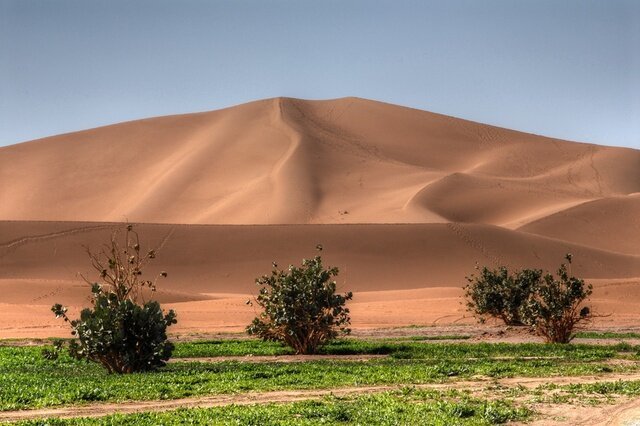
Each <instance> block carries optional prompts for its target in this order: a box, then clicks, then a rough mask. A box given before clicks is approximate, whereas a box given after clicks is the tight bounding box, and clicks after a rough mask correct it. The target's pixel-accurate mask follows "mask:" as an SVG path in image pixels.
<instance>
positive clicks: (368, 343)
mask: <svg viewBox="0 0 640 426" xmlns="http://www.w3.org/2000/svg"><path fill="white" fill-rule="evenodd" d="M634 350H636V348H633V347H630V346H628V345H626V344H623V343H621V344H618V345H607V346H601V345H583V344H574V345H541V344H538V343H518V344H512V343H444V342H442V343H441V342H437V343H426V342H425V343H423V342H421V341H387V340H358V339H340V340H336V341H333V342H331V343H329V344H327V345H326V346H324V347H323V348H322V349H321V350H320V351H319V353H320V354H325V355H390V356H391V357H394V358H402V359H432V360H438V359H443V360H446V359H452V358H462V359H465V358H473V359H476V358H516V359H517V358H532V357H542V358H549V359H551V358H553V359H564V360H572V361H599V360H605V359H608V358H612V357H615V356H616V354H618V353H619V352H632V351H634ZM292 353H293V351H292V350H291V349H290V348H288V347H286V346H283V345H281V344H279V343H275V342H262V341H257V340H248V339H247V340H209V341H200V342H187V343H178V344H176V349H175V356H176V357H179V358H195V357H216V356H245V355H287V354H292Z"/></svg>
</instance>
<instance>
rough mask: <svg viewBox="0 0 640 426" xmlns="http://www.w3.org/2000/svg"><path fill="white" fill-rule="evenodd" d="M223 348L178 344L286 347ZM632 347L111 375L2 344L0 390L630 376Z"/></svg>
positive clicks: (352, 346)
mask: <svg viewBox="0 0 640 426" xmlns="http://www.w3.org/2000/svg"><path fill="white" fill-rule="evenodd" d="M222 342H223V343H220V342H219V341H209V342H193V343H180V344H178V346H177V351H176V352H177V353H176V355H178V354H179V355H178V356H183V357H187V356H214V355H238V354H247V353H254V354H270V353H271V354H272V353H274V352H277V351H280V350H282V349H283V348H281V347H279V346H278V345H275V344H272V343H264V342H259V341H252V340H237V341H222ZM621 350H626V351H627V352H621ZM635 350H636V348H633V347H631V346H629V345H622V346H620V345H614V346H607V347H603V346H595V345H545V344H506V343H498V344H489V343H481V344H467V343H442V342H438V343H425V342H403V343H389V342H376V341H361V340H344V341H338V342H335V343H333V344H331V345H329V346H327V347H326V352H327V353H334V354H341V353H356V354H361V353H365V354H366V353H388V354H390V355H391V357H390V358H384V359H374V360H369V361H366V362H359V361H346V360H322V361H306V362H301V363H276V362H268V363H243V362H238V361H226V362H207V363H200V362H175V363H171V364H169V365H167V366H166V367H165V368H163V369H161V370H160V371H158V372H154V373H141V374H130V375H109V374H106V373H105V371H104V370H103V369H102V368H101V367H100V366H99V365H96V364H90V363H86V362H83V361H76V360H74V359H71V358H70V357H69V356H68V355H66V354H62V355H61V356H60V357H59V358H58V359H57V360H55V361H48V360H45V359H43V357H42V355H41V352H42V347H0V383H2V384H3V385H2V386H0V410H12V409H22V408H35V407H45V406H59V405H70V404H78V403H86V402H92V401H126V400H154V399H176V398H183V397H191V396H202V395H212V394H223V393H239V392H248V391H269V390H284V389H322V388H336V387H350V386H367V385H383V384H386V385H411V384H420V383H431V382H439V381H446V380H450V379H451V378H460V379H469V378H471V377H473V376H477V375H481V376H488V377H511V376H531V377H536V376H537V377H541V376H542V377H548V376H553V375H558V376H559V375H573V376H575V375H583V374H596V373H613V372H632V371H638V370H640V368H639V367H638V366H637V365H636V364H635V363H609V362H608V360H610V359H613V358H619V357H630V358H631V359H635V356H636V355H635V352H634V351H635ZM269 351H271V352H269ZM530 357H534V358H530ZM5 384H11V385H10V386H8V385H5Z"/></svg>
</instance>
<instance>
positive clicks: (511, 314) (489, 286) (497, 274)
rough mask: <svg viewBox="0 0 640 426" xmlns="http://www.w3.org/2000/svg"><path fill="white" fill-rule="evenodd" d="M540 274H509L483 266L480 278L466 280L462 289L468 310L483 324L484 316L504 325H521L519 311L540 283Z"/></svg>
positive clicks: (502, 269)
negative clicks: (496, 319)
mask: <svg viewBox="0 0 640 426" xmlns="http://www.w3.org/2000/svg"><path fill="white" fill-rule="evenodd" d="M541 277H542V271H541V270H539V269H524V270H522V271H518V272H516V273H515V274H513V275H511V274H509V271H508V270H507V268H505V267H501V268H499V269H498V270H490V269H488V268H487V267H483V268H482V271H481V272H480V275H479V276H476V275H471V276H470V277H467V281H469V284H467V285H466V286H465V287H464V291H465V294H464V295H465V298H466V300H467V309H468V310H469V311H471V312H473V314H474V315H475V316H476V317H478V318H479V319H480V321H481V322H484V320H485V317H487V316H489V317H494V318H499V319H501V320H502V321H504V323H505V324H507V325H524V321H523V319H522V318H521V308H522V306H523V305H524V303H525V302H526V300H527V299H528V298H529V297H530V295H531V293H532V291H533V289H534V287H535V286H536V285H537V283H538V282H539V281H540V278H541Z"/></svg>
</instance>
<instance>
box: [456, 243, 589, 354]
mask: <svg viewBox="0 0 640 426" xmlns="http://www.w3.org/2000/svg"><path fill="white" fill-rule="evenodd" d="M565 259H566V260H567V261H568V264H569V265H570V264H571V260H572V256H571V254H567V255H566V256H565ZM467 280H468V281H469V284H467V286H466V287H465V297H466V300H467V308H468V309H469V310H470V311H471V312H473V313H474V315H476V316H478V317H479V318H480V319H481V320H484V318H485V317H486V316H491V317H495V318H500V319H502V320H503V321H504V322H505V324H508V325H529V326H531V327H533V328H534V330H535V331H536V333H537V334H539V335H540V336H542V337H544V338H545V340H546V341H547V342H551V343H568V342H570V341H571V340H572V339H573V338H574V337H575V331H576V329H577V327H578V326H579V325H580V324H581V323H586V322H588V321H589V320H590V319H591V318H592V317H593V314H592V312H591V309H590V308H589V307H588V306H584V302H585V300H587V299H588V298H589V296H590V295H591V293H592V291H593V288H592V286H591V285H587V284H585V282H584V280H582V279H580V278H576V277H574V276H570V274H569V271H568V269H567V265H566V264H564V263H563V264H561V265H560V268H559V269H558V272H557V278H555V277H554V276H553V275H552V274H550V273H548V272H547V273H545V274H544V275H543V273H542V271H541V270H539V269H523V270H522V271H518V272H516V273H515V274H513V275H511V274H509V271H508V270H507V268H505V267H501V268H499V269H498V270H489V269H487V268H486V267H484V268H483V269H482V272H481V273H480V275H479V276H475V275H472V276H471V277H468V278H467Z"/></svg>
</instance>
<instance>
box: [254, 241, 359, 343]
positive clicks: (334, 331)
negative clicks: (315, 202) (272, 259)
mask: <svg viewBox="0 0 640 426" xmlns="http://www.w3.org/2000/svg"><path fill="white" fill-rule="evenodd" d="M316 248H317V249H318V251H321V250H322V246H317V247H316ZM337 275H338V268H328V269H325V268H324V267H323V265H322V258H321V257H320V256H316V257H314V258H313V259H303V260H302V266H301V267H295V266H289V269H288V270H287V271H283V270H280V269H278V265H277V264H275V263H274V264H273V270H272V271H271V275H264V276H262V277H260V278H258V279H256V284H257V285H259V286H260V287H261V288H260V291H259V293H258V296H257V298H256V299H255V301H256V303H257V304H258V305H259V306H260V307H261V308H262V309H263V312H262V313H261V314H260V315H259V316H258V317H256V318H255V319H254V320H253V322H252V323H251V324H250V325H249V326H248V327H247V333H248V334H249V335H255V336H258V337H260V338H262V339H263V340H271V341H279V342H283V343H285V344H286V345H288V346H290V347H291V348H293V350H294V351H295V352H296V353H297V354H312V353H315V352H316V351H317V350H318V348H319V347H321V346H322V345H324V344H326V343H327V342H329V341H331V340H332V339H335V338H336V337H337V336H338V335H339V334H348V333H349V332H350V330H349V329H348V328H347V326H348V325H349V324H350V322H351V319H350V317H349V309H347V308H345V303H346V302H347V301H348V300H351V298H352V297H353V294H352V293H351V292H348V293H345V294H344V295H339V294H336V282H335V281H332V278H333V277H335V276H337ZM247 303H248V304H251V303H252V302H251V301H248V302H247Z"/></svg>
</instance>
